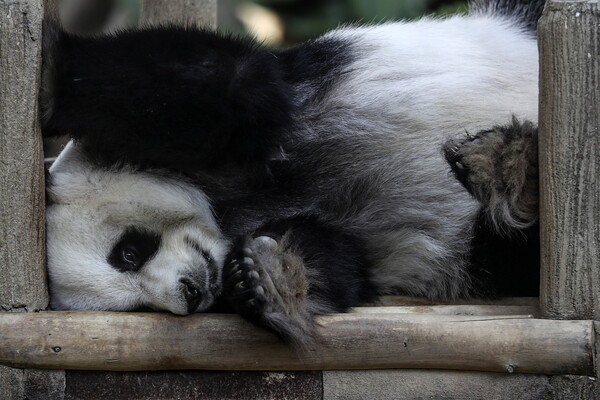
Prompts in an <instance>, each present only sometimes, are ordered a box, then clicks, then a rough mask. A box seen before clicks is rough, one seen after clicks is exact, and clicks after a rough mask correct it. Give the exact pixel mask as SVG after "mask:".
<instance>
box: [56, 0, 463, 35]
mask: <svg viewBox="0 0 600 400" xmlns="http://www.w3.org/2000/svg"><path fill="white" fill-rule="evenodd" d="M51 1H57V2H58V4H59V8H60V9H61V20H62V21H63V23H65V26H67V28H68V29H69V30H71V31H74V32H77V33H82V34H93V33H97V32H98V31H103V30H110V29H112V28H115V27H123V26H131V25H135V24H136V22H137V19H138V12H139V2H140V0H51ZM217 1H218V7H217V10H218V27H219V30H221V31H225V32H230V33H234V34H240V33H247V32H250V33H251V34H253V35H254V36H257V38H258V39H259V40H260V41H264V42H265V43H266V44H270V45H275V46H285V45H289V44H294V43H298V42H301V41H303V40H306V39H309V38H313V37H315V36H318V35H319V34H322V33H323V32H325V31H327V30H330V29H333V28H336V27H338V26H339V25H343V24H348V23H379V22H384V21H390V20H402V19H411V18H418V17H419V16H422V15H425V14H434V15H438V16H443V15H448V14H452V13H456V12H464V11H466V1H465V0H217Z"/></svg>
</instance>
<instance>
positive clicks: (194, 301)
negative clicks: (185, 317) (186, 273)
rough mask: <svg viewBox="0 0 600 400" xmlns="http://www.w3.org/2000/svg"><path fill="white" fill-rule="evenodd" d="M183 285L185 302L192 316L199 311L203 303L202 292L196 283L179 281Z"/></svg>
mask: <svg viewBox="0 0 600 400" xmlns="http://www.w3.org/2000/svg"><path fill="white" fill-rule="evenodd" d="M179 282H181V283H182V290H183V295H184V297H185V300H186V301H187V310H188V313H189V314H191V313H193V312H195V311H196V310H197V309H198V306H199V305H200V302H201V301H202V292H201V290H200V289H199V288H198V285H196V284H195V283H194V282H192V281H191V280H189V279H186V278H182V279H180V280H179Z"/></svg>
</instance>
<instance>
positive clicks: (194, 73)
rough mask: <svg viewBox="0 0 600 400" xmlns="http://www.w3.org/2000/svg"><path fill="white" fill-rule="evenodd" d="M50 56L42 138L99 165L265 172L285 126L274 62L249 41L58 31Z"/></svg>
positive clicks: (162, 32)
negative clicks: (65, 144)
mask: <svg viewBox="0 0 600 400" xmlns="http://www.w3.org/2000/svg"><path fill="white" fill-rule="evenodd" d="M52 58H53V59H52V62H50V63H47V64H48V65H52V71H51V72H50V74H51V76H50V78H47V79H46V80H47V81H48V82H49V83H48V84H47V86H48V87H50V88H51V93H50V94H47V95H46V97H47V99H46V100H45V101H44V104H50V105H51V107H49V108H48V110H46V111H45V112H46V114H47V115H46V123H45V125H44V133H45V135H49V136H53V135H69V136H70V137H72V138H74V139H75V140H77V141H79V142H80V143H81V144H82V145H83V148H84V149H85V151H86V152H87V153H88V155H89V156H90V157H92V158H93V159H94V160H95V161H98V162H101V163H105V164H112V163H121V162H126V163H132V164H136V165H142V166H154V167H167V168H173V169H179V170H189V169H198V168H200V169H211V168H218V167H219V166H220V165H222V164H224V163H231V162H232V161H234V162H236V163H242V164H243V163H259V164H260V163H263V164H264V163H265V161H266V159H267V157H268V155H269V154H270V153H271V152H272V151H273V150H274V149H276V148H278V146H279V145H280V143H281V135H283V132H285V130H286V127H287V126H288V125H289V124H290V121H291V117H290V115H291V107H292V106H291V100H290V98H291V96H290V89H289V87H288V85H287V84H286V83H285V82H284V80H283V79H282V76H281V72H280V66H279V64H278V61H277V58H276V57H275V56H273V55H272V54H271V53H269V52H267V51H265V50H264V49H262V48H260V47H259V46H257V45H256V44H254V43H253V42H251V41H249V40H244V39H237V38H231V37H225V36H222V35H219V34H216V33H214V32H209V31H204V30H199V29H192V28H181V27H160V28H151V29H145V30H132V31H127V32H122V33H119V34H117V35H113V36H105V37H97V38H83V37H76V36H72V35H68V34H64V33H63V34H61V36H60V38H59V40H58V42H57V44H55V48H54V51H53V54H52ZM48 99H50V100H48Z"/></svg>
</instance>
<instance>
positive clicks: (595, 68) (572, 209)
mask: <svg viewBox="0 0 600 400" xmlns="http://www.w3.org/2000/svg"><path fill="white" fill-rule="evenodd" d="M599 31H600V11H599V8H598V2H597V1H596V0H593V1H592V0H568V1H564V0H560V1H557V0H552V1H550V2H549V3H548V4H547V6H546V10H545V12H544V16H543V17H542V19H541V21H540V23H539V48H540V79H541V81H540V117H539V120H540V126H539V131H540V196H541V202H540V226H541V261H542V270H541V294H540V300H541V308H542V312H543V313H544V315H546V316H548V317H551V318H561V319H595V320H600V191H599V190H598V187H599V183H598V180H599V179H600V162H598V160H599V159H600V112H598V110H599V108H598V104H599V102H600V34H599Z"/></svg>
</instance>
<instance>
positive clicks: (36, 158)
mask: <svg viewBox="0 0 600 400" xmlns="http://www.w3.org/2000/svg"><path fill="white" fill-rule="evenodd" d="M41 35H42V1H41V0H31V1H0V79H1V80H2V84H1V85H0V277H1V279H0V311H26V310H28V311H35V310H44V309H46V308H47V306H48V293H47V289H46V267H45V259H46V257H45V239H46V238H45V221H44V201H45V200H44V157H43V154H42V138H41V133H40V127H39V123H38V102H37V98H38V92H39V85H40V73H41Z"/></svg>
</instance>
